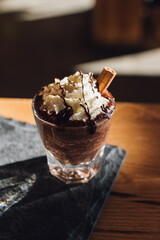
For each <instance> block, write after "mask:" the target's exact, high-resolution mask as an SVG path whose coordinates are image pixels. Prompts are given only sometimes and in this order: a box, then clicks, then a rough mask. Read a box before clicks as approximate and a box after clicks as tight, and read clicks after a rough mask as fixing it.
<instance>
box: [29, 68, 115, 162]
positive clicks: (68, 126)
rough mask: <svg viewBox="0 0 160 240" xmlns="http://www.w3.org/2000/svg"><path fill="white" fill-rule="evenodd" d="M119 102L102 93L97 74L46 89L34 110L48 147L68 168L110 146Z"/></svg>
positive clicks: (77, 76) (79, 75) (79, 74)
mask: <svg viewBox="0 0 160 240" xmlns="http://www.w3.org/2000/svg"><path fill="white" fill-rule="evenodd" d="M114 109H115V100H114V98H113V96H112V95H111V93H109V92H108V91H107V90H104V88H103V93H102V94H101V93H100V91H99V84H98V81H97V80H96V79H95V78H94V76H93V73H89V74H84V73H82V72H81V71H77V72H76V73H75V74H73V75H71V76H69V77H65V78H63V79H62V80H60V79H58V78H55V79H54V82H53V83H50V84H48V85H46V86H44V87H43V88H42V89H41V90H40V91H39V92H38V93H37V94H36V96H35V98H34V101H33V110H34V115H35V120H36V123H37V127H38V130H39V133H40V136H41V138H42V141H43V143H44V146H45V147H46V149H47V151H49V153H51V154H52V155H53V156H54V158H55V159H56V160H58V161H59V162H60V163H62V164H64V165H66V164H70V165H78V164H80V163H82V162H90V161H92V160H93V159H94V158H95V157H96V155H97V154H98V152H99V150H100V149H101V147H102V146H103V145H104V144H105V143H106V139H107V136H108V130H109V128H110V124H111V116H112V114H113V112H114Z"/></svg>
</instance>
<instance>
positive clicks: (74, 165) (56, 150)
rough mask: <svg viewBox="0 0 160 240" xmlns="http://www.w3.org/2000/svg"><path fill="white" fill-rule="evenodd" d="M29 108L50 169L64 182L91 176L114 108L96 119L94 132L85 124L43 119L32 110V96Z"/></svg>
mask: <svg viewBox="0 0 160 240" xmlns="http://www.w3.org/2000/svg"><path fill="white" fill-rule="evenodd" d="M112 104H115V103H112ZM113 107H114V106H113ZM32 109H33V114H34V117H35V121H36V124H37V128H38V131H39V134H40V137H41V139H42V142H43V144H44V146H45V149H46V154H47V161H48V166H49V169H50V173H51V174H52V175H53V176H55V177H57V178H58V179H60V180H62V181H64V182H65V183H84V182H88V181H89V180H90V179H91V178H93V177H94V176H95V175H96V174H97V173H98V171H99V169H100V167H101V162H102V158H103V151H104V145H105V143H106V140H107V136H108V131H109V128H110V124H111V117H112V114H113V111H114V110H113V111H112V113H111V114H110V116H109V118H104V119H102V120H99V121H97V122H96V128H95V132H94V133H93V132H92V131H90V129H89V127H88V126H78V127H77V126H66V127H64V126H63V127H62V126H60V125H56V124H54V123H50V122H48V121H46V120H44V119H42V118H41V117H40V116H39V115H38V114H37V112H36V110H35V98H34V99H33V102H32Z"/></svg>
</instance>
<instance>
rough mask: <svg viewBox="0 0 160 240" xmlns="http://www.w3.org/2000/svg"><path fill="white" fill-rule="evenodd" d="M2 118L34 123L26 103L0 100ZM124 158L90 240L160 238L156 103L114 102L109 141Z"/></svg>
mask: <svg viewBox="0 0 160 240" xmlns="http://www.w3.org/2000/svg"><path fill="white" fill-rule="evenodd" d="M0 115H1V116H5V117H11V118H15V119H17V120H20V121H27V122H29V123H33V124H34V118H33V115H32V110H31V100H30V99H5V98H1V99H0ZM108 142H109V143H110V144H113V145H118V146H120V147H121V148H123V149H125V150H127V157H126V159H125V162H124V164H123V166H122V168H121V170H120V172H119V175H118V177H117V180H116V182H115V184H114V187H113V190H112V192H111V194H110V196H109V198H108V200H107V203H106V204H105V206H104V209H103V211H102V213H101V215H100V218H99V221H98V223H97V225H96V227H95V230H94V232H93V234H92V236H91V240H97V239H98V240H117V239H127V240H132V239H134V240H135V239H142V240H148V239H149V240H152V239H154V240H158V239H160V104H134V103H117V105H116V111H115V114H114V118H113V122H112V126H111V131H110V137H109V141H108Z"/></svg>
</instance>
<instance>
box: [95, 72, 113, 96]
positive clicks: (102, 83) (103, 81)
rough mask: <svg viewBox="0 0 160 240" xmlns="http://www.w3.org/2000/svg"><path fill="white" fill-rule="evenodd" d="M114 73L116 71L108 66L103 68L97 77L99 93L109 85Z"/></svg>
mask: <svg viewBox="0 0 160 240" xmlns="http://www.w3.org/2000/svg"><path fill="white" fill-rule="evenodd" d="M116 74H117V73H116V72H115V71H114V70H113V69H111V68H109V67H104V68H103V70H102V72H101V73H100V74H99V76H98V78H97V81H98V85H99V91H100V93H101V94H102V93H103V92H104V91H105V90H106V89H107V88H108V87H109V85H110V84H111V82H112V80H113V79H114V77H115V76H116Z"/></svg>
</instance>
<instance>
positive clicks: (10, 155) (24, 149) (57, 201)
mask: <svg viewBox="0 0 160 240" xmlns="http://www.w3.org/2000/svg"><path fill="white" fill-rule="evenodd" d="M125 154H126V152H125V151H124V150H122V149H120V148H118V147H116V146H109V145H106V147H105V153H104V157H103V164H102V167H101V170H100V171H99V173H98V174H97V175H96V176H95V177H94V178H93V179H92V180H91V181H90V182H88V183H85V184H78V185H67V184H65V183H63V182H61V181H59V180H57V179H56V178H54V177H53V176H51V175H50V174H49V169H48V166H47V161H46V157H45V156H44V155H45V152H44V147H43V145H42V143H41V140H40V137H39V135H38V132H37V129H36V127H35V126H32V125H30V124H27V123H21V122H18V121H16V120H13V119H5V118H2V117H0V164H1V167H0V239H2V240H6V239H7V240H11V239H12V240H23V239H24V240H28V239H30V240H32V239H34V240H35V239H45V240H48V239H54V240H87V239H89V238H90V235H91V233H92V231H93V229H94V226H95V224H96V222H97V219H98V216H99V214H100V212H101V210H102V208H103V205H104V204H105V202H106V199H107V197H108V195H109V193H110V191H111V188H112V185H113V183H114V181H115V178H116V176H117V174H118V171H119V169H120V166H121V164H122V162H123V159H124V157H125ZM6 164H7V165H6ZM2 165H3V166H2Z"/></svg>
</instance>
